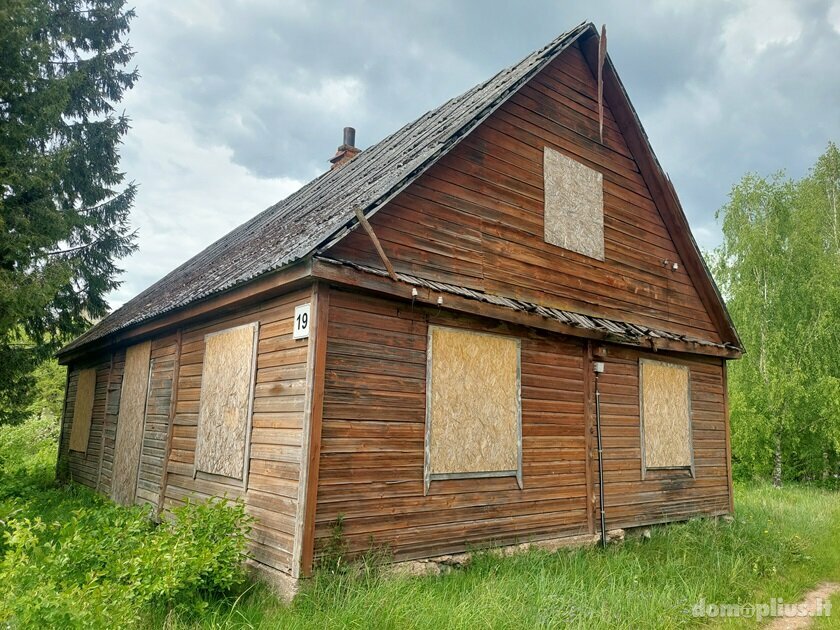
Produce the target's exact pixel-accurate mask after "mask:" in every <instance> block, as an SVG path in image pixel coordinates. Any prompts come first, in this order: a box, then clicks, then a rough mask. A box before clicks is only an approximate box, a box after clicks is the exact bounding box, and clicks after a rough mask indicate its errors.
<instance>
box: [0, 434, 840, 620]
mask: <svg viewBox="0 0 840 630" xmlns="http://www.w3.org/2000/svg"><path fill="white" fill-rule="evenodd" d="M39 422H40V423H41V424H39ZM27 431H28V433H27ZM54 454H55V431H54V430H52V429H50V427H49V426H48V425H47V424H45V423H44V421H35V422H33V423H32V424H31V425H29V428H28V429H26V428H21V427H14V428H8V427H5V428H0V533H2V534H3V537H2V539H0V582H2V583H3V590H0V613H2V612H3V611H4V610H5V611H6V614H7V615H9V614H11V615H13V616H14V617H13V618H12V619H11V623H12V624H13V625H14V624H15V619H16V620H17V622H18V623H17V625H19V626H24V627H25V626H26V625H27V624H26V623H21V622H22V621H25V620H26V619H27V617H26V616H25V615H27V614H33V615H34V616H33V617H32V618H31V619H33V620H35V621H41V622H43V621H44V620H47V621H49V622H51V623H47V624H45V623H39V624H35V625H39V626H44V625H54V626H56V627H66V626H73V625H79V623H78V622H79V621H80V620H85V621H86V622H87V624H86V625H88V626H91V627H115V626H123V625H129V626H140V627H154V628H159V627H168V628H173V629H176V628H206V627H212V628H240V627H251V628H292V629H294V628H319V629H320V628H332V627H337V628H399V629H403V628H475V627H488V628H511V627H527V628H557V627H571V628H683V627H695V626H699V625H704V624H708V623H716V622H717V621H718V620H710V619H704V618H697V617H693V616H692V614H691V612H692V607H693V606H694V605H695V604H696V603H698V602H700V601H705V602H707V603H717V604H747V603H752V602H756V603H761V602H767V601H769V600H770V598H782V599H783V600H784V601H786V602H793V601H796V600H797V599H799V597H800V596H801V595H802V594H803V593H804V591H806V590H807V589H808V588H810V587H811V586H813V585H815V584H816V583H818V582H821V581H824V580H834V581H840V493H837V492H831V491H828V490H820V489H816V488H810V487H807V486H789V487H786V488H784V489H781V490H776V489H774V488H772V487H770V486H766V485H738V486H736V520H735V521H734V522H731V523H729V522H724V521H715V520H709V519H706V520H701V519H698V520H693V521H690V522H687V523H679V524H673V525H669V526H663V527H656V528H653V530H652V536H651V538H650V540H644V539H630V540H628V541H627V542H626V543H624V544H623V545H621V546H616V547H611V548H609V549H606V550H601V549H597V548H593V549H581V550H563V551H559V552H556V553H547V552H542V551H531V552H529V553H527V554H523V555H520V556H514V557H510V558H498V557H496V556H494V555H492V554H479V555H478V556H477V557H476V558H475V560H474V562H473V563H472V564H471V565H470V566H469V567H467V568H466V569H463V570H457V571H453V572H451V573H449V574H446V575H441V576H437V577H424V578H393V577H385V576H383V575H382V574H381V573H380V572H378V571H376V570H372V571H361V572H358V573H353V572H345V573H338V574H333V575H327V574H323V575H319V576H317V577H316V578H315V579H313V580H312V581H311V582H310V583H308V584H307V585H306V586H305V587H304V589H303V591H302V592H301V594H300V595H299V596H298V597H297V598H296V600H295V601H294V603H293V604H291V605H284V604H282V603H280V602H279V601H278V600H277V599H276V598H275V597H273V595H272V594H271V593H270V592H269V591H268V590H267V589H266V588H264V587H261V586H251V587H249V588H248V589H247V590H246V591H245V592H244V593H243V592H241V591H239V590H234V591H233V594H232V595H228V596H225V595H223V594H221V593H223V592H224V591H225V590H226V589H225V588H224V587H225V586H226V585H225V584H221V585H218V586H221V588H215V589H213V593H210V592H208V591H207V589H206V584H208V583H210V584H211V585H212V583H213V580H214V579H215V578H214V577H212V576H211V578H210V581H209V582H208V581H207V580H204V581H202V580H199V583H198V589H197V590H196V588H195V586H196V582H195V581H192V577H191V576H193V574H195V573H197V572H198V573H200V572H201V571H203V570H205V569H206V570H209V571H211V572H214V571H215V569H213V567H214V566H216V564H215V563H217V562H218V557H219V554H221V553H228V559H227V561H225V562H224V563H223V564H224V565H225V567H227V568H225V569H224V570H223V571H222V572H221V573H218V572H214V573H213V575H215V576H217V577H218V576H221V577H223V578H224V577H225V576H231V575H234V574H231V573H230V572H229V569H230V566H231V557H232V556H235V555H236V549H237V546H236V545H234V546H233V547H231V546H230V545H227V544H225V542H224V540H223V539H220V538H219V536H218V535H216V533H214V532H218V531H231V528H230V525H231V524H232V522H231V523H229V524H228V528H227V529H225V528H224V527H222V528H221V529H218V530H216V529H208V523H209V522H210V521H211V520H215V522H217V523H219V522H220V519H221V522H223V521H224V520H225V519H226V518H227V517H226V516H224V515H217V517H213V516H212V515H208V514H207V513H205V512H201V511H198V512H193V513H191V514H188V515H185V519H186V522H185V523H184V527H182V528H181V529H180V530H178V532H167V531H159V529H160V528H155V527H154V526H153V525H152V524H150V523H149V522H148V520H145V517H144V516H143V515H142V514H141V511H140V510H139V509H134V510H126V509H125V508H118V507H116V506H113V505H111V504H110V503H109V502H108V501H106V500H105V499H103V498H101V497H99V496H97V495H96V494H94V493H92V492H89V491H87V490H86V489H83V488H80V487H78V486H73V485H70V486H57V485H56V484H55V483H54V480H53V472H54ZM25 519H28V521H29V523H30V525H28V526H27V524H26V520H25ZM234 520H236V519H234ZM236 522H239V521H238V520H236ZM36 523H42V524H48V525H49V526H48V527H46V528H45V527H44V525H37V524H36ZM232 529H233V530H237V529H236V526H235V525H233V528H232ZM237 531H239V530H237ZM202 536H204V539H202V538H201V537H202ZM27 537H28V538H27ZM191 543H196V544H191ZM155 545H158V546H157V547H155ZM208 550H210V552H209V553H208ZM167 553H169V554H170V556H171V557H165V556H166V554H167ZM173 562H177V563H180V564H179V566H178V567H174V568H173V567H170V566H169V565H170V564H171V563H173ZM233 562H234V563H235V558H234V560H233ZM88 578H90V579H88ZM166 580H172V583H171V584H170V585H169V586H167V583H166ZM178 588H182V589H183V588H186V589H187V591H188V592H189V593H191V594H190V596H189V597H187V598H186V599H185V598H180V601H181V602H188V603H189V604H190V605H188V606H186V607H185V606H183V605H181V606H173V605H160V602H161V601H163V602H166V601H167V597H168V595H167V593H168V592H169V591H174V590H177V589H178ZM109 589H111V590H109ZM129 591H130V592H129ZM137 593H139V594H140V596H139V597H137V596H135V595H134V594H137ZM149 593H153V596H151V597H150V596H148V594H149ZM121 597H124V598H125V599H124V600H122V599H120V598H121ZM838 599H839V598H835V602H837V603H836V606H835V619H836V620H840V601H838ZM123 601H124V602H125V603H124V604H123V603H121V602H123ZM155 602H157V603H158V604H157V605H155ZM39 607H40V608H39ZM45 607H46V608H47V609H46V610H45V609H44V608H45ZM49 607H54V609H50V608H49ZM91 607H93V608H92V609H91ZM0 617H2V614H0ZM3 621H4V620H3V619H0V624H2V623H3ZM5 621H10V619H9V618H8V617H7V618H6V619H5ZM53 622H54V623H53ZM727 623H728V625H734V626H751V625H755V623H754V622H753V621H751V620H748V619H736V620H730V621H729V622H727ZM832 626H833V627H838V626H840V623H834V624H832V621H831V620H820V625H819V626H818V627H825V628H828V627H832Z"/></svg>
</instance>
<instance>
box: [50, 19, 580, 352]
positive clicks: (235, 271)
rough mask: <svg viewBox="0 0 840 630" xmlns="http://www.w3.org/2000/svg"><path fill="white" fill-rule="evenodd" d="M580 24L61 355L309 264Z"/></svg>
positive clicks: (327, 177) (184, 269)
mask: <svg viewBox="0 0 840 630" xmlns="http://www.w3.org/2000/svg"><path fill="white" fill-rule="evenodd" d="M588 29H589V30H591V31H592V32H595V29H594V26H592V24H591V23H590V24H587V23H583V24H580V25H578V26H576V27H575V28H573V29H571V30H570V31H568V32H566V33H563V34H562V35H560V36H559V37H557V38H556V39H555V40H553V41H552V42H550V43H549V44H547V45H546V46H544V47H542V48H540V49H539V50H537V51H535V52H533V53H531V54H530V55H528V56H527V57H525V58H524V59H523V60H522V61H520V62H519V63H517V64H515V65H513V66H511V67H509V68H506V69H504V70H502V71H501V72H499V73H498V74H496V75H495V76H494V77H492V78H491V79H488V80H487V81H484V82H483V83H480V84H478V85H476V86H475V87H473V88H472V89H470V90H467V91H466V92H464V93H463V94H461V95H460V96H457V97H455V98H453V99H451V100H449V101H447V102H446V103H444V104H443V105H441V106H440V107H438V108H436V109H433V110H431V111H429V112H427V113H425V114H423V115H422V116H420V118H418V119H417V120H415V121H413V122H410V123H408V124H407V125H405V126H404V127H403V128H402V129H400V130H399V131H397V132H395V133H393V134H391V135H390V136H388V137H387V138H385V139H384V140H381V141H380V142H378V143H377V144H375V145H373V146H371V147H370V148H368V149H365V150H364V151H362V152H361V153H359V154H358V155H357V156H356V157H355V158H353V160H351V161H350V162H348V163H347V164H346V165H344V166H343V167H341V168H338V169H335V170H330V171H327V172H326V173H324V174H323V175H320V176H319V177H317V178H315V179H314V180H312V181H311V182H309V183H308V184H306V185H305V186H303V188H301V189H300V190H298V191H297V192H295V193H293V194H291V195H290V196H288V197H287V198H286V199H284V200H283V201H280V202H279V203H276V204H275V205H273V206H271V207H270V208H268V209H266V210H264V211H263V212H261V213H260V214H258V215H257V216H255V217H254V218H253V219H251V220H250V221H247V222H246V223H244V224H242V225H240V226H239V227H238V228H236V229H234V230H233V231H232V232H230V233H229V234H227V235H226V236H224V237H222V238H220V239H219V240H218V241H216V242H215V243H213V244H212V245H210V246H209V247H207V248H206V249H205V250H204V251H202V252H200V253H199V254H197V255H196V256H194V257H192V258H191V259H190V260H188V261H187V262H185V263H184V264H182V265H181V266H180V267H178V268H177V269H175V270H174V271H172V272H170V273H169V274H168V275H166V276H165V277H164V278H162V279H161V280H159V281H158V282H156V283H155V284H153V285H152V286H150V287H149V288H148V289H146V290H145V291H143V292H142V293H140V294H139V295H137V296H136V297H135V298H133V299H131V300H129V301H128V302H126V303H125V304H124V305H123V306H122V307H120V308H118V309H117V310H116V311H114V312H113V313H111V314H110V315H108V316H107V317H105V318H104V319H102V320H101V321H100V322H99V323H97V324H96V325H95V326H94V327H93V328H91V329H90V330H89V331H87V332H86V333H85V334H83V335H81V336H80V337H78V338H77V339H75V340H74V341H72V342H70V343H69V344H68V345H67V346H65V347H64V348H62V350H61V351H60V352H59V354H65V353H67V352H69V351H70V350H74V349H76V348H79V347H80V346H82V345H85V344H88V343H90V342H92V341H95V340H97V339H101V338H102V337H105V336H107V335H109V334H111V333H114V332H117V331H119V330H122V329H124V328H128V327H130V326H133V325H135V324H139V323H141V322H144V321H147V320H149V319H152V318H154V317H157V316H159V315H162V314H164V313H167V312H169V311H172V310H175V309H178V308H181V307H184V306H186V305H188V304H191V303H193V302H196V301H198V300H201V299H203V298H206V297H209V296H211V295H214V294H217V293H221V292H223V291H227V290H229V289H232V288H234V287H236V286H238V285H241V284H244V283H246V282H248V281H250V280H253V279H254V278H256V277H258V276H261V275H263V274H266V273H269V272H272V271H276V270H277V269H280V268H281V267H285V266H286V265H289V264H291V263H294V262H295V261H297V260H300V259H301V258H304V257H306V256H308V255H309V254H311V253H312V252H313V251H315V250H316V249H317V248H318V247H319V246H321V245H323V244H324V243H326V242H329V241H332V240H334V238H335V237H340V236H341V235H343V233H344V231H345V230H346V229H347V228H348V227H349V225H351V224H353V223H354V222H355V208H356V207H358V208H360V209H361V210H363V211H364V212H365V213H366V214H368V213H371V212H373V211H375V210H376V209H378V208H379V207H380V206H382V205H383V204H385V203H386V202H387V201H388V200H390V199H391V198H392V197H393V196H394V195H396V194H397V193H399V192H400V191H401V190H403V189H404V188H405V187H406V186H408V185H409V184H410V183H411V182H413V181H414V180H415V179H417V177H419V176H420V175H421V174H422V173H423V172H424V171H425V170H426V169H428V168H429V167H430V166H431V165H432V164H434V163H435V162H436V161H437V160H438V159H439V158H440V157H442V156H443V155H445V154H446V153H447V152H448V151H449V150H450V149H451V148H452V147H453V146H454V145H455V144H457V142H458V141H459V140H460V139H461V138H463V137H464V136H465V135H467V134H468V133H469V132H470V131H472V130H473V129H474V128H475V127H476V126H478V125H479V124H480V123H481V122H482V121H483V120H484V119H485V118H487V116H489V115H490V114H491V113H493V111H495V110H496V109H497V108H498V107H499V106H500V105H502V104H503V103H504V102H505V100H507V98H508V97H509V96H510V95H512V94H513V93H514V92H516V91H517V90H518V89H519V87H521V86H522V85H523V84H524V83H526V82H527V81H528V80H529V79H530V78H531V77H532V76H534V75H535V74H536V73H537V72H539V71H540V70H542V68H544V67H545V66H546V64H548V63H549V62H550V61H551V60H552V59H554V58H555V57H556V56H557V55H558V54H560V53H561V52H562V51H563V50H565V48H566V47H568V46H569V45H570V44H572V43H573V42H574V41H575V40H576V39H577V38H578V37H580V35H582V34H583V33H585V32H586V31H587V30H588Z"/></svg>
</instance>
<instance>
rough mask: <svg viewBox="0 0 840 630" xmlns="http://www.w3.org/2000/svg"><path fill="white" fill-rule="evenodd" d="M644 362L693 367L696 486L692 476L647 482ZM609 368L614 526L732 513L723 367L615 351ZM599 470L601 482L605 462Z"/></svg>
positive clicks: (670, 474)
mask: <svg viewBox="0 0 840 630" xmlns="http://www.w3.org/2000/svg"><path fill="white" fill-rule="evenodd" d="M640 357H641V358H645V357H647V358H663V359H664V360H667V361H669V362H674V363H680V364H684V365H686V366H688V367H689V372H690V377H689V378H690V383H691V428H692V448H693V452H694V468H695V477H694V478H692V476H691V473H690V471H689V470H648V471H647V472H646V474H645V478H644V480H643V479H642V462H641V433H640V419H639V358H640ZM604 361H605V372H604V373H603V374H602V375H601V376H600V377H599V389H600V392H601V426H602V435H603V445H604V475H605V477H604V491H605V496H604V504H605V506H606V512H607V523H608V526H609V527H611V528H613V527H635V526H639V525H648V524H652V523H662V522H667V521H673V520H681V519H686V518H689V517H692V516H703V515H714V514H725V513H728V512H729V511H730V499H731V497H730V492H731V487H730V484H729V479H728V472H729V469H728V466H729V452H728V443H727V431H728V423H727V419H726V408H725V402H724V387H725V386H724V381H723V365H722V363H721V362H720V360H715V359H709V360H705V359H699V358H692V359H691V360H685V358H682V359H681V358H678V357H674V356H669V357H667V358H665V357H657V355H654V354H651V353H643V352H638V351H635V350H630V349H624V348H618V347H610V348H608V350H607V356H606V357H605V358H604ZM594 465H595V475H594V479H595V481H596V482H597V461H596V462H595V463H594ZM595 496H596V497H597V496H598V490H597V484H596V488H595Z"/></svg>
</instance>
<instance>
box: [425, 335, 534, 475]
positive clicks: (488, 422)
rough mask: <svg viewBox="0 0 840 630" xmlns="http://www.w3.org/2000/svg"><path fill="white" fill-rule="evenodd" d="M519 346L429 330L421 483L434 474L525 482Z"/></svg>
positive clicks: (516, 342) (514, 342) (508, 340)
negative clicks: (424, 436) (513, 477)
mask: <svg viewBox="0 0 840 630" xmlns="http://www.w3.org/2000/svg"><path fill="white" fill-rule="evenodd" d="M521 415H522V413H521V400H520V344H519V340H518V339H516V338H513V337H505V336H501V335H491V334H485V333H479V332H473V331H467V330H460V329H455V328H444V327H440V326H430V327H429V338H428V367H427V383H426V456H425V486H426V489H427V490H428V487H429V483H430V481H432V480H435V479H452V478H467V477H500V476H515V477H516V478H517V480H518V481H519V484H520V486H521V485H522V433H521Z"/></svg>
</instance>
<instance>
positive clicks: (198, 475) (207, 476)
mask: <svg viewBox="0 0 840 630" xmlns="http://www.w3.org/2000/svg"><path fill="white" fill-rule="evenodd" d="M246 327H251V328H253V329H254V347H253V351H252V353H251V370H250V384H249V387H248V410H247V411H246V414H247V415H246V419H245V443H244V445H243V462H242V479H241V480H240V479H237V478H236V477H228V476H227V475H220V474H216V473H211V472H207V471H204V470H200V469H199V468H198V466H197V465H196V463H195V461H193V479H203V480H205V481H219V480H226V481H227V482H233V483H232V484H231V485H232V486H237V487H241V488H242V490H247V489H248V474H249V472H250V468H251V431H252V430H253V424H254V392H255V390H256V386H257V356H258V355H259V343H260V322H259V321H254V322H248V323H247V324H239V325H237V326H230V327H229V328H224V329H222V330H215V331H213V332H210V333H207V334H206V335H204V337H203V343H204V348H205V354H204V355H203V356H202V358H201V372H202V383H201V389H200V390H199V403H198V404H199V411H198V418H197V419H196V444H195V449H196V451H197V450H198V437H199V433H198V428H197V423H198V422H200V420H201V392H202V390H203V388H204V362H205V360H206V359H207V355H206V348H207V339H209V338H211V337H215V336H216V335H221V334H223V333H226V332H229V331H231V330H235V329H237V328H246Z"/></svg>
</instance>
